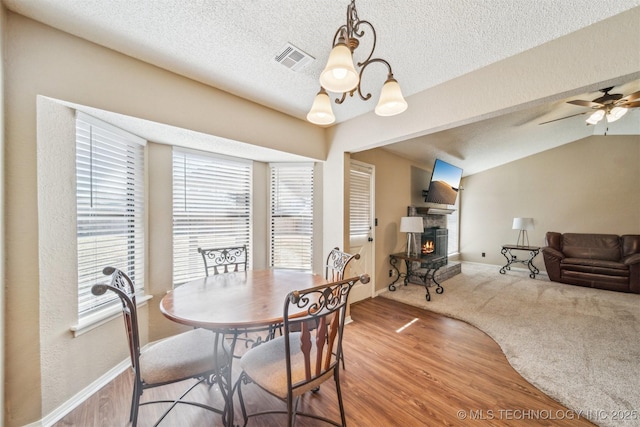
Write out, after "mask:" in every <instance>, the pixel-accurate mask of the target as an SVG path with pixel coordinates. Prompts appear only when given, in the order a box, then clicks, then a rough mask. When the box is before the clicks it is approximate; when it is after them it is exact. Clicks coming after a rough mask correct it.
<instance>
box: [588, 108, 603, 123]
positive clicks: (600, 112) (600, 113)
mask: <svg viewBox="0 0 640 427" xmlns="http://www.w3.org/2000/svg"><path fill="white" fill-rule="evenodd" d="M603 117H604V110H598V111H596V112H595V113H593V114H592V115H590V116H589V118H588V119H587V120H586V121H587V123H588V124H590V125H595V124H596V123H598V122H599V121H600V120H602V118H603Z"/></svg>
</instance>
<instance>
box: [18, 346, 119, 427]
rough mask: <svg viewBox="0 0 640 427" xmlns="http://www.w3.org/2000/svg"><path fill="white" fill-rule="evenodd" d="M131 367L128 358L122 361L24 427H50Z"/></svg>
mask: <svg viewBox="0 0 640 427" xmlns="http://www.w3.org/2000/svg"><path fill="white" fill-rule="evenodd" d="M130 366H131V361H130V360H129V358H127V359H126V360H123V361H122V362H120V363H119V364H118V365H116V366H115V367H113V368H112V369H110V370H109V371H108V372H106V373H105V374H104V375H102V376H101V377H100V378H98V379H97V380H95V381H94V382H92V383H91V384H89V385H88V386H87V387H85V388H84V389H82V390H80V391H79V392H78V393H76V395H75V396H73V397H72V398H71V399H69V400H67V401H66V402H64V403H63V404H62V405H60V406H59V407H57V408H56V409H54V410H53V411H52V412H50V413H49V414H47V415H46V416H45V417H44V418H42V419H41V420H40V421H36V422H35V423H31V424H27V425H26V426H25V427H50V426H52V425H54V424H55V423H57V422H58V421H60V420H61V419H62V418H63V417H64V416H65V415H67V414H68V413H69V412H71V411H73V410H74V409H76V408H77V407H78V406H80V405H81V404H82V403H83V402H84V401H85V400H87V399H88V398H89V397H90V396H92V395H93V394H95V393H96V392H97V391H98V390H100V389H101V388H102V387H104V386H106V385H107V384H109V383H110V382H111V381H113V380H114V379H116V377H117V376H118V375H120V374H122V373H123V372H124V371H125V370H126V369H128V368H129V367H130Z"/></svg>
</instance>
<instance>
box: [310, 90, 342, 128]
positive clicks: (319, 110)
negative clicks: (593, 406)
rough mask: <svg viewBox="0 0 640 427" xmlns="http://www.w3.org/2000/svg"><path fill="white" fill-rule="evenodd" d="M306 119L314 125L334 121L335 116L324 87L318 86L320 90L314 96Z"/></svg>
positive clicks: (327, 123) (328, 123)
mask: <svg viewBox="0 0 640 427" xmlns="http://www.w3.org/2000/svg"><path fill="white" fill-rule="evenodd" d="M307 120H309V121H310V122H311V123H313V124H316V125H330V124H331V123H333V122H335V121H336V116H334V115H333V111H332V110H331V100H330V99H329V95H328V94H327V91H325V90H324V88H320V92H318V94H317V95H316V97H315V98H314V100H313V105H312V106H311V110H310V111H309V113H308V114H307Z"/></svg>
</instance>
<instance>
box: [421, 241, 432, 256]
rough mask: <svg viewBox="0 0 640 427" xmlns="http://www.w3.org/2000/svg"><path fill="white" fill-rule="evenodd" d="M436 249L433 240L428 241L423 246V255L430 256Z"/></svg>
mask: <svg viewBox="0 0 640 427" xmlns="http://www.w3.org/2000/svg"><path fill="white" fill-rule="evenodd" d="M434 249H435V245H434V242H433V240H427V241H426V242H424V244H423V245H422V253H423V254H425V255H426V254H430V253H433V250H434Z"/></svg>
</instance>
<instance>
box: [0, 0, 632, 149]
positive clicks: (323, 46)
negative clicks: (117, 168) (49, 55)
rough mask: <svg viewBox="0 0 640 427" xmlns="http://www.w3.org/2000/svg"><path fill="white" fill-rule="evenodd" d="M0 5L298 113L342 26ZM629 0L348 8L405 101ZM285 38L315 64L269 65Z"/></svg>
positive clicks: (114, 4) (185, 7)
mask: <svg viewBox="0 0 640 427" xmlns="http://www.w3.org/2000/svg"><path fill="white" fill-rule="evenodd" d="M3 3H4V4H5V5H6V7H7V8H8V9H10V10H11V11H14V12H16V13H19V14H22V15H25V16H27V17H30V18H32V19H35V20H37V21H40V22H43V23H45V24H47V25H50V26H52V27H54V28H58V29H61V30H63V31H65V32H68V33H71V34H74V35H76V36H78V37H81V38H84V39H86V40H89V41H92V42H94V43H97V44H100V45H103V46H106V47H108V48H111V49H113V50H116V51H119V52H122V53H124V54H126V55H129V56H132V57H136V58H139V59H141V60H143V61H145V62H148V63H151V64H154V65H157V66H158V67H161V68H165V69H167V70H170V71H173V72H175V73H177V74H181V75H184V76H186V77H189V78H192V79H195V80H198V81H200V82H202V83H205V84H208V85H211V86H215V87H217V88H220V89H223V90H226V91H228V92H231V93H233V94H236V95H238V96H240V97H243V98H246V99H250V100H252V101H255V102H257V103H259V104H262V105H265V106H268V107H270V108H273V109H275V110H278V111H281V112H283V113H286V114H289V115H292V116H295V117H298V118H300V119H304V118H305V116H306V113H307V111H308V109H309V107H310V105H311V102H312V100H313V97H314V95H315V94H316V92H317V91H318V89H319V83H318V76H319V74H320V72H321V70H322V68H323V67H324V65H325V63H326V60H327V56H328V54H329V51H330V47H331V42H332V39H333V35H334V32H335V31H336V29H337V28H338V27H339V26H340V25H342V24H343V23H344V21H345V17H346V8H347V4H348V1H347V0H342V1H328V0H304V1H300V0H272V1H259V0H246V1H239V0H215V1H214V0H94V1H82V0H3ZM639 5H640V0H605V1H603V0H536V1H530V0H481V1H479V0H455V1H452V0H428V1H427V0H385V1H382V0H380V1H365V0H361V1H358V2H357V4H356V6H357V9H358V13H359V17H360V18H361V19H363V20H368V21H370V22H371V23H372V24H373V25H374V27H375V29H376V32H377V36H378V40H377V46H376V52H375V53H376V55H375V56H377V57H381V58H384V59H386V60H388V61H389V62H390V64H391V66H392V67H393V72H394V75H395V77H396V79H397V80H398V81H399V83H400V85H401V87H402V90H403V92H404V94H405V96H406V97H408V96H410V95H412V94H416V93H419V92H421V91H424V90H426V89H428V88H431V87H433V86H436V85H438V84H440V83H443V82H445V81H448V80H450V79H453V78H455V77H458V76H461V75H463V74H466V73H469V72H472V71H474V70H477V69H479V68H481V67H484V66H486V65H488V64H491V63H494V62H497V61H500V60H502V59H504V58H508V57H511V56H513V55H516V54H518V53H520V52H523V51H526V50H528V49H531V48H533V47H536V46H539V45H541V44H544V43H546V42H548V41H550V40H553V39H555V38H558V37H561V36H563V35H566V34H569V33H571V32H574V31H576V30H579V29H581V28H583V27H586V26H588V25H591V24H593V23H595V22H598V21H600V20H603V19H606V18H608V17H610V16H613V15H616V14H618V13H621V12H624V11H626V10H628V9H631V8H633V7H636V6H639ZM286 43H291V44H293V45H295V46H296V47H298V48H299V49H301V50H303V51H305V52H306V53H308V54H309V55H311V56H313V57H315V61H313V62H312V63H311V64H310V65H308V66H307V67H306V68H304V69H303V70H301V71H298V72H294V71H291V70H290V69H288V68H286V67H285V66H283V65H281V64H279V63H277V62H275V61H274V60H273V58H274V56H275V55H276V54H277V53H278V52H279V51H280V50H281V49H282V47H283V46H285V45H286ZM365 50H366V42H365V43H364V44H363V45H362V46H361V47H360V48H359V49H358V50H356V54H355V57H356V59H358V58H360V59H362V58H363V56H362V55H364V54H365V52H364V51H365ZM385 76H386V71H385V70H384V69H383V67H381V66H380V67H376V65H373V66H371V67H370V68H369V69H367V72H366V74H365V76H364V77H363V83H362V86H363V90H364V91H370V92H372V93H373V98H374V101H369V102H363V101H360V100H359V99H355V98H354V99H348V100H347V101H346V102H345V103H344V104H343V105H340V106H334V112H335V114H336V118H337V120H338V122H343V121H346V120H349V119H351V118H354V117H356V116H360V115H362V114H365V113H367V112H369V111H371V110H373V108H374V107H375V102H376V100H377V96H378V90H379V87H380V86H381V84H382V82H383V81H384V79H385ZM585 96H590V94H585ZM594 97H595V96H594ZM409 108H411V107H409ZM537 113H538V114H545V113H546V112H545V111H538V112H537ZM529 114H531V112H530V113H529ZM554 118H555V117H554ZM520 119H521V118H520ZM520 119H519V120H520ZM566 121H571V120H566ZM140 126H142V125H140ZM494 127H495V126H494ZM142 136H144V135H142ZM452 138H453V137H452ZM454 139H455V138H454ZM454 151H455V150H454ZM397 152H398V153H400V154H401V153H402V150H400V149H398V150H397ZM521 154H522V153H519V154H517V155H515V156H521Z"/></svg>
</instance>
